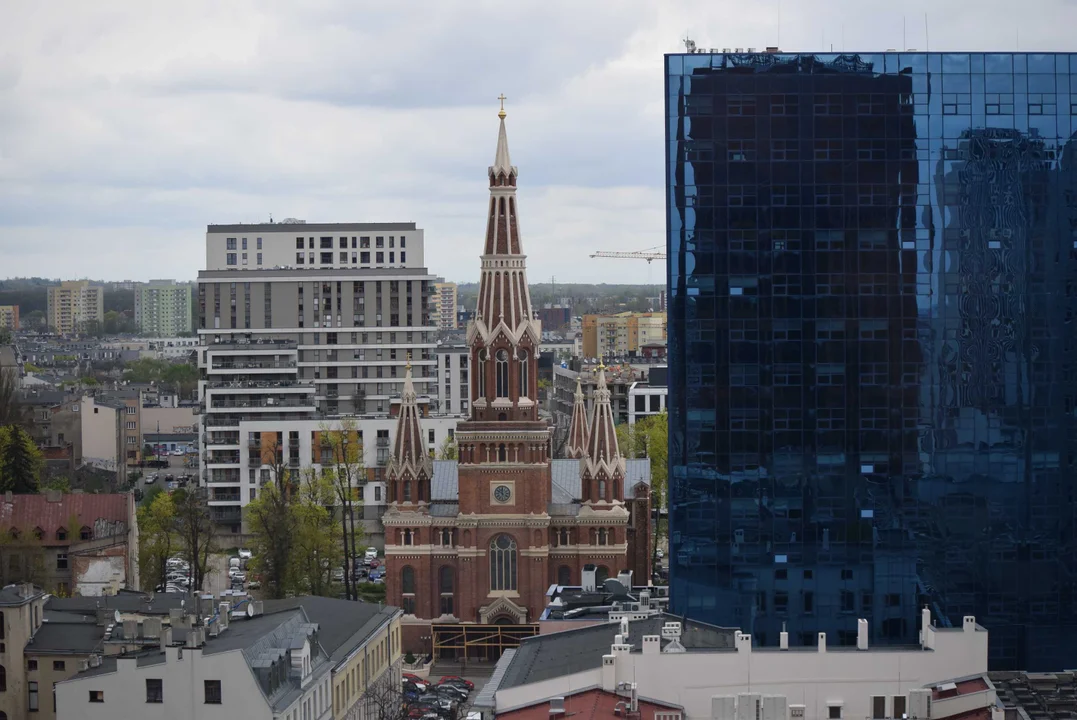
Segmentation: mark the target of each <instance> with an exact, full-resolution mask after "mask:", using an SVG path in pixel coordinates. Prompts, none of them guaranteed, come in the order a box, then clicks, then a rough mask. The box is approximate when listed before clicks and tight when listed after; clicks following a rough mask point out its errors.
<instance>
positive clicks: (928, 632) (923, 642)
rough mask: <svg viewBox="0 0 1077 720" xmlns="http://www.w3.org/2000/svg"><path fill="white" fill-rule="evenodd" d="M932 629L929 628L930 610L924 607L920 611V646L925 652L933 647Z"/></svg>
mask: <svg viewBox="0 0 1077 720" xmlns="http://www.w3.org/2000/svg"><path fill="white" fill-rule="evenodd" d="M933 635H934V629H933V628H932V627H931V609H930V608H928V606H927V605H924V609H923V610H921V611H920V646H921V647H923V648H924V649H925V650H931V649H934V647H935V638H934V637H933Z"/></svg>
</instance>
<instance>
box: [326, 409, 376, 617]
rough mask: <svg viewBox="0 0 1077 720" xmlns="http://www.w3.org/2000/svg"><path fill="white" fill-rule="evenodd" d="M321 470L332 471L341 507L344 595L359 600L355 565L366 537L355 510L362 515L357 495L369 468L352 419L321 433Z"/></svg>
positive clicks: (346, 419) (335, 491)
mask: <svg viewBox="0 0 1077 720" xmlns="http://www.w3.org/2000/svg"><path fill="white" fill-rule="evenodd" d="M320 435H321V445H322V458H321V459H322V463H321V464H322V469H323V470H329V471H330V472H331V476H330V477H331V479H332V481H333V490H334V493H335V494H336V500H337V504H338V506H339V507H340V528H341V543H342V545H343V549H344V592H345V594H346V595H347V596H348V599H349V600H358V599H359V582H358V578H357V577H356V569H355V566H356V562H357V559H358V557H359V546H358V543H359V542H360V541H361V540H362V538H363V529H362V527H361V526H360V527H358V528H357V527H356V518H355V515H356V510H357V509H358V510H359V512H360V513H361V512H362V503H361V502H359V501H358V499H357V497H356V495H357V493H358V488H359V486H360V484H361V483H362V481H363V480H365V479H366V476H365V473H366V468H365V467H364V465H363V441H362V440H361V436H360V434H359V431H358V429H357V427H356V424H355V421H354V420H352V419H350V418H345V419H344V420H341V422H340V426H339V427H338V428H336V429H330V428H329V427H328V426H323V427H322V430H321V433H320Z"/></svg>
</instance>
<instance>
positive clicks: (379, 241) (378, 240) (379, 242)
mask: <svg viewBox="0 0 1077 720" xmlns="http://www.w3.org/2000/svg"><path fill="white" fill-rule="evenodd" d="M374 246H375V247H380V248H383V247H385V238H383V237H379V238H375V243H374Z"/></svg>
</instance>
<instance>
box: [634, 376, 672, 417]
mask: <svg viewBox="0 0 1077 720" xmlns="http://www.w3.org/2000/svg"><path fill="white" fill-rule="evenodd" d="M667 371H668V368H666V367H665V366H662V365H657V366H655V367H652V368H651V369H650V370H649V371H648V372H647V379H646V380H637V381H636V382H634V383H632V384H631V385H630V386H629V387H628V424H629V425H635V424H636V423H637V422H639V421H641V420H644V419H645V418H649V417H651V416H653V415H659V414H661V413H664V412H665V411H666V399H667V396H668V395H669V385H668V379H667V376H668V372H667Z"/></svg>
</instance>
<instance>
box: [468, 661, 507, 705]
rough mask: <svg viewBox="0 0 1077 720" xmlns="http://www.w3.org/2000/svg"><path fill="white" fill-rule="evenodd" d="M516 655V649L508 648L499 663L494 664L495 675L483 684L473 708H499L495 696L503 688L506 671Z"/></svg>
mask: <svg viewBox="0 0 1077 720" xmlns="http://www.w3.org/2000/svg"><path fill="white" fill-rule="evenodd" d="M514 657H516V650H515V649H510V650H506V651H505V652H503V653H502V654H501V657H500V658H499V659H498V661H497V665H495V666H494V673H493V675H491V676H490V679H489V680H487V681H486V684H485V685H483V686H482V690H480V691H479V694H478V695H476V696H475V702H474V703H472V705H471V707H472V708H474V709H475V710H494V709H496V708H497V703H496V701H495V696H496V694H497V691H498V690H500V689H501V683H502V682H503V681H504V680H505V673H506V672H508V670H509V665H511V664H512V659H513V658H514Z"/></svg>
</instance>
